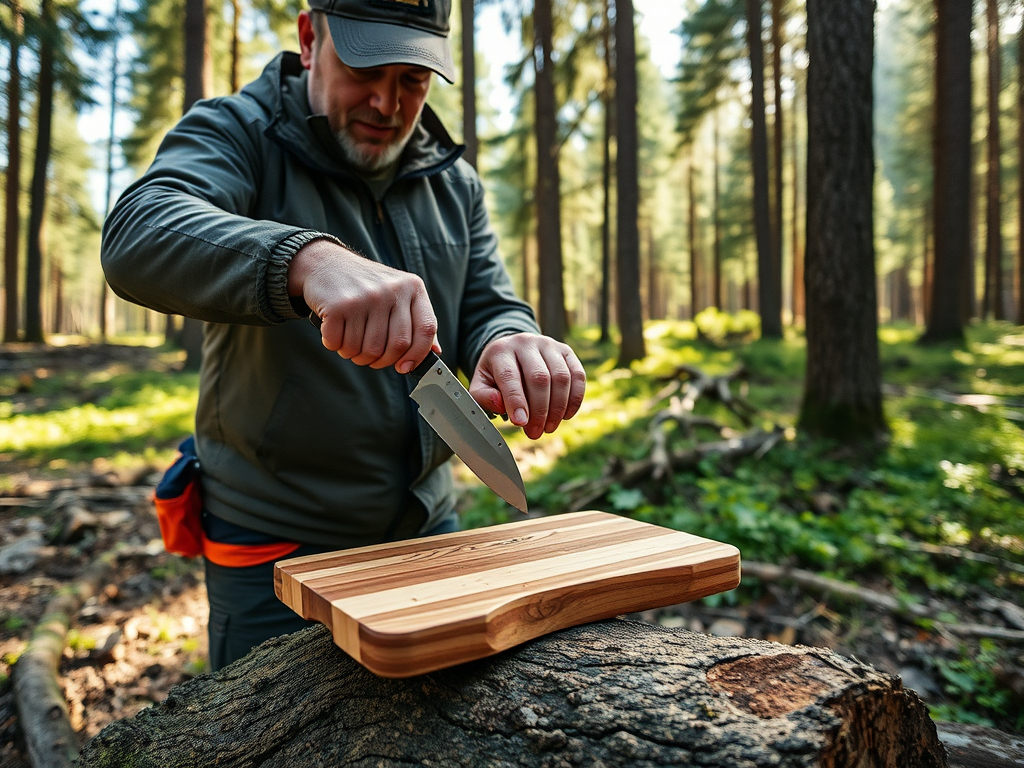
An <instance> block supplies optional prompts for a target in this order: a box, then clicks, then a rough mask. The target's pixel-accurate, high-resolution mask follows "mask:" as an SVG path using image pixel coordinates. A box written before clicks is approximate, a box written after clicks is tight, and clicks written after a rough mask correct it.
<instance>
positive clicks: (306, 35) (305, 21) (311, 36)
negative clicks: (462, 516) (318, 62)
mask: <svg viewBox="0 0 1024 768" xmlns="http://www.w3.org/2000/svg"><path fill="white" fill-rule="evenodd" d="M298 24H299V46H300V48H301V51H300V53H299V60H300V61H301V62H302V66H304V67H305V68H306V69H309V68H310V67H311V66H313V44H314V43H315V42H316V32H315V31H314V29H313V19H312V18H311V17H310V15H309V11H299V21H298Z"/></svg>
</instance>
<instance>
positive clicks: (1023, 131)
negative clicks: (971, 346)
mask: <svg viewBox="0 0 1024 768" xmlns="http://www.w3.org/2000/svg"><path fill="white" fill-rule="evenodd" d="M1017 325H1024V24H1021V26H1020V30H1019V31H1018V33H1017Z"/></svg>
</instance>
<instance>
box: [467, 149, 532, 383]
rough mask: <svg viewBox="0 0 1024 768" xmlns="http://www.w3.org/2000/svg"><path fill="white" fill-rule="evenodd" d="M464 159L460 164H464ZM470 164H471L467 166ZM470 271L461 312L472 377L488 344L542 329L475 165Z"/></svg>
mask: <svg viewBox="0 0 1024 768" xmlns="http://www.w3.org/2000/svg"><path fill="white" fill-rule="evenodd" d="M463 165H464V163H463V162H462V161H460V162H459V166H463ZM466 167H467V168H469V166H468V165H467V166H466ZM469 173H470V174H472V176H471V179H472V184H471V192H472V202H471V206H470V209H469V215H470V255H469V273H468V275H467V276H466V287H465V290H464V292H463V296H462V304H461V307H460V310H461V311H460V314H459V336H460V338H461V339H462V340H463V343H462V344H460V350H461V359H460V360H459V366H460V367H461V368H462V370H463V371H465V372H466V374H467V375H468V376H470V377H472V375H473V372H474V371H476V364H477V361H479V359H480V354H481V353H482V352H483V349H484V347H485V346H487V344H488V343H489V342H491V341H493V340H494V339H496V338H499V337H501V336H509V335H511V334H514V333H522V332H527V333H540V329H539V328H538V326H537V321H536V319H535V318H534V314H533V309H531V307H530V305H529V304H527V303H526V302H525V301H523V300H522V299H520V298H519V297H517V296H516V293H515V290H514V289H513V287H512V280H511V278H510V277H509V275H508V271H507V270H506V269H505V264H504V263H503V262H502V259H501V255H500V254H499V253H498V238H497V236H496V235H495V233H494V230H493V229H492V228H491V223H490V219H489V217H488V215H487V208H486V206H485V205H484V193H483V187H482V185H481V183H480V179H479V177H477V176H476V173H475V172H473V171H472V170H471V169H470V170H469Z"/></svg>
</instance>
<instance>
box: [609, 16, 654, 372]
mask: <svg viewBox="0 0 1024 768" xmlns="http://www.w3.org/2000/svg"><path fill="white" fill-rule="evenodd" d="M635 35H636V30H635V28H634V24H633V0H616V2H615V123H616V126H615V135H616V144H615V192H616V195H615V203H616V205H615V208H616V215H615V243H616V245H615V264H616V273H617V275H618V280H617V281H616V283H617V290H616V296H617V303H618V312H617V313H616V314H617V316H618V320H619V334H620V336H621V339H620V342H619V359H618V363H617V365H618V366H619V367H620V368H625V367H628V366H629V364H630V363H631V362H633V361H634V360H641V359H643V357H644V356H645V355H646V354H647V351H646V349H645V348H644V320H643V311H642V308H641V306H640V230H639V228H638V223H637V218H638V216H639V210H640V178H639V176H640V174H639V167H638V164H637V157H638V152H639V139H638V136H637V120H636V103H637V80H636V37H635Z"/></svg>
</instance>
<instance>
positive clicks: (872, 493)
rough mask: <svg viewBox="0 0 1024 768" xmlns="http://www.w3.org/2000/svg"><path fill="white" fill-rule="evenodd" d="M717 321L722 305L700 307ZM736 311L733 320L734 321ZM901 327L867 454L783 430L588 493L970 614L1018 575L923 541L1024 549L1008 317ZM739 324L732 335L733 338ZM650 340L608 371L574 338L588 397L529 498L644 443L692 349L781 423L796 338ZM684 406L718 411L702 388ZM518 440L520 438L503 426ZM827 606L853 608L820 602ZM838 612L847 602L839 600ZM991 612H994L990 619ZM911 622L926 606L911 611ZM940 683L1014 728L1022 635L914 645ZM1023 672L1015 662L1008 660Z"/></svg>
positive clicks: (977, 717)
mask: <svg viewBox="0 0 1024 768" xmlns="http://www.w3.org/2000/svg"><path fill="white" fill-rule="evenodd" d="M712 319H713V320H714V321H715V324H717V328H718V329H721V328H724V327H727V326H728V323H726V322H725V321H724V320H723V319H722V318H721V317H718V316H716V317H714V318H701V320H702V323H703V324H704V325H707V326H709V327H710V326H712V325H713V324H712V323H711V322H710V321H711V320H712ZM739 325H741V324H739ZM916 334H917V332H916V331H915V330H914V329H911V328H884V329H883V330H882V333H881V334H880V336H881V342H882V359H883V364H884V372H883V376H884V383H885V386H886V412H887V416H888V419H889V422H890V425H891V427H892V435H891V438H890V441H889V443H888V445H886V446H880V447H879V449H878V450H877V452H875V453H873V454H865V453H863V452H857V451H853V450H849V449H847V448H846V447H845V446H842V445H837V444H826V443H821V442H812V441H809V440H805V439H803V438H802V437H801V436H800V435H797V434H795V432H794V430H792V429H790V430H789V436H790V439H789V440H787V441H786V442H783V443H782V444H780V445H778V446H776V447H775V448H773V449H772V450H771V451H770V452H768V453H767V454H766V455H765V456H764V457H763V458H761V459H760V460H755V459H752V458H750V459H744V460H740V461H736V462H725V461H716V460H714V459H708V460H705V461H704V462H703V463H702V464H701V465H700V467H699V468H698V470H697V471H691V472H677V473H676V474H675V475H674V476H672V477H671V478H670V479H669V480H668V481H662V482H658V483H654V482H646V483H645V484H642V485H639V486H636V487H622V486H620V485H615V486H612V488H611V490H610V491H609V492H608V493H607V494H605V496H604V497H603V498H602V500H601V501H600V502H599V503H597V504H594V505H592V506H594V507H595V508H601V509H605V510H608V511H613V512H616V513H619V514H624V515H629V516H632V517H635V518H637V519H640V520H644V521H648V522H651V523H656V524H659V525H664V526H668V527H671V528H677V529H680V530H685V531H688V532H691V533H695V534H697V535H701V536H706V537H709V538H712V539H717V540H721V541H726V542H729V543H731V544H734V545H735V546H737V547H738V548H739V549H740V551H741V552H742V554H743V557H744V559H746V560H752V561H764V562H769V563H784V564H789V565H792V566H794V567H798V568H804V569H807V570H811V571H815V572H818V573H822V574H823V575H826V576H829V577H831V578H836V579H840V580H845V581H849V582H851V583H858V584H862V585H866V586H870V587H871V588H873V589H876V590H881V591H887V592H889V593H891V594H894V595H895V596H896V597H897V598H898V599H899V600H901V601H904V602H906V603H925V604H927V603H928V602H929V601H930V600H937V601H938V602H939V603H940V604H941V605H942V606H946V607H947V608H946V609H943V610H939V612H938V614H937V615H936V616H935V621H936V622H939V621H946V622H953V623H955V622H957V621H960V622H970V621H972V619H970V618H968V617H966V616H958V615H956V613H957V611H958V610H959V609H960V608H962V607H966V608H970V609H973V607H974V605H975V603H977V601H978V600H980V599H981V598H983V597H985V596H989V597H994V598H998V599H1003V600H1008V601H1010V602H1013V603H1016V604H1017V605H1020V604H1021V603H1022V602H1024V601H1022V599H1021V598H1022V593H1024V575H1022V574H1021V573H1019V572H1015V571H1012V570H1007V569H1005V568H1001V567H999V566H998V565H993V564H991V563H983V562H974V561H971V560H967V559H956V558H953V559H950V558H943V557H936V556H935V554H934V553H932V554H929V553H928V552H923V551H921V546H922V545H932V546H933V547H935V546H942V547H951V548H955V549H960V550H964V551H968V552H979V553H987V554H988V555H990V556H991V557H993V558H997V559H1002V560H1005V561H1007V562H1012V563H1018V564H1021V563H1024V516H1022V515H1021V511H1022V509H1024V429H1022V428H1024V365H1021V363H1024V335H1021V334H1020V329H1014V328H1012V327H1010V326H1006V325H985V326H979V327H976V328H973V329H971V331H970V341H969V343H968V344H967V346H966V348H955V347H946V348H942V347H939V348H935V347H927V348H924V347H919V346H917V345H916V343H915V342H916ZM740 335H742V334H737V336H740ZM647 337H648V345H649V356H648V358H646V359H645V360H644V361H642V362H640V363H637V364H634V366H633V368H632V369H631V370H629V371H622V370H616V369H614V368H613V367H612V366H613V364H614V354H613V350H603V349H601V348H600V347H599V346H597V345H594V344H590V343H588V339H587V338H583V339H581V340H580V342H579V343H578V344H577V346H578V347H579V348H581V349H583V350H584V354H585V356H586V357H588V358H589V365H588V368H589V372H590V379H589V381H590V383H589V385H588V395H587V397H588V401H587V405H586V406H585V408H584V411H583V412H582V413H581V414H580V415H579V416H577V417H576V419H574V420H573V421H572V422H570V423H569V424H568V425H566V426H565V428H564V429H563V431H562V432H560V433H558V434H560V435H561V440H562V441H563V442H564V443H565V450H564V453H563V454H562V455H561V456H560V458H559V459H558V461H557V462H556V463H554V464H553V465H551V466H550V467H549V468H546V469H543V470H540V471H537V470H534V471H532V472H531V473H530V474H529V478H528V482H527V492H528V496H529V500H530V506H531V508H535V509H544V510H545V511H547V512H557V511H561V510H564V509H567V508H568V507H569V506H570V505H571V503H572V499H573V496H574V492H575V491H576V490H578V489H579V488H580V487H581V486H583V485H584V484H585V483H586V480H587V479H593V478H596V477H599V476H600V475H601V473H602V471H603V470H604V468H605V466H606V465H607V463H608V460H609V458H611V457H613V456H614V457H618V458H620V459H622V460H624V461H629V460H635V459H638V458H641V457H642V456H644V455H645V453H646V452H647V451H649V449H650V445H649V443H648V439H647V428H648V424H649V422H650V418H651V417H652V416H653V414H654V412H655V411H656V410H657V406H655V405H652V404H651V402H650V401H651V398H652V397H653V396H654V394H655V393H656V392H657V391H658V390H659V389H660V388H661V386H662V385H663V382H662V381H659V380H658V377H659V376H663V375H667V374H669V373H671V371H672V370H673V369H674V367H675V366H677V365H679V364H682V363H688V364H691V365H696V366H698V367H700V368H702V369H703V370H704V371H705V372H706V373H709V374H719V373H724V372H726V371H728V370H731V369H732V368H734V367H735V366H736V365H738V364H742V365H744V366H745V367H746V369H747V371H748V372H749V374H750V391H749V393H748V395H747V397H748V399H749V400H750V401H751V402H752V403H753V404H754V405H755V406H757V407H759V408H760V409H761V410H762V413H763V414H764V417H765V419H766V422H765V424H764V425H763V426H765V427H766V428H767V427H769V426H770V424H769V423H768V421H769V420H770V421H771V422H774V423H777V424H780V425H783V426H788V427H792V426H793V425H794V423H795V419H796V414H797V412H798V408H799V400H800V396H801V392H802V376H803V361H804V347H803V340H802V339H801V338H800V337H798V336H797V335H791V336H790V337H789V338H787V339H786V340H784V341H768V340H764V341H761V340H758V341H754V342H751V343H746V344H743V345H742V346H740V345H736V346H732V345H730V342H729V338H730V334H729V333H727V332H722V333H718V332H715V333H709V332H707V330H702V331H700V332H698V330H697V329H695V328H694V326H693V325H692V324H689V323H660V324H655V325H652V326H650V327H649V328H648V332H647ZM948 393H977V394H991V395H996V396H998V398H1000V401H999V402H1000V403H1001V404H999V405H989V406H982V407H980V408H977V407H970V406H965V405H956V404H952V403H949V402H945V401H944V400H942V399H939V398H940V397H944V396H945V395H946V394H948ZM697 412H698V413H700V412H703V413H704V415H708V416H711V417H714V418H716V419H719V420H720V421H725V422H727V423H730V416H729V414H727V413H725V412H724V409H722V408H721V407H720V406H716V405H715V404H714V403H712V402H708V403H702V402H698V406H697ZM514 439H519V438H514ZM486 496H488V494H486V493H483V492H480V493H479V494H477V495H476V496H475V497H473V498H474V499H475V501H472V502H470V503H469V505H468V510H467V514H466V515H465V518H466V519H467V521H468V522H470V523H471V524H482V523H487V522H498V521H501V520H504V519H506V518H505V516H504V514H503V513H502V511H501V508H500V506H499V507H495V506H493V505H492V504H491V503H490V502H488V501H485V497H486ZM764 589H765V587H764V585H762V584H759V583H758V582H757V580H755V579H748V580H745V581H744V583H743V585H742V586H741V587H740V588H739V589H738V590H736V591H735V592H734V593H730V594H727V595H717V596H714V597H712V598H707V599H706V601H705V602H706V603H710V604H712V605H714V604H721V603H728V604H730V605H743V604H749V603H751V602H753V601H756V600H758V599H760V598H761V597H762V595H763V594H764ZM830 605H832V607H833V609H834V610H839V611H844V609H846V610H848V612H852V611H854V610H855V606H849V605H846V606H844V605H843V603H842V602H839V601H836V600H833V601H831V603H830ZM844 615H845V614H844ZM995 623H997V624H998V623H999V622H995ZM918 624H919V632H920V633H921V634H922V636H931V633H932V630H933V629H934V627H933V626H932V622H930V621H928V620H924V619H921V620H918ZM921 661H922V663H923V664H925V665H926V666H927V667H928V668H929V669H930V671H931V672H932V674H933V675H934V676H935V678H936V679H937V680H938V681H940V683H941V686H942V688H944V693H945V699H944V700H943V701H942V702H941V703H939V704H936V705H935V707H934V713H935V715H936V716H937V717H941V718H946V719H954V720H961V721H966V722H974V723H982V724H989V725H993V724H995V725H999V726H1001V727H1004V728H1011V729H1024V715H1021V714H1020V713H1021V712H1022V711H1024V702H1021V701H1020V700H1019V699H1017V700H1014V699H1013V695H1012V694H1011V692H1010V691H1009V690H1008V689H1007V687H1006V685H1003V684H1000V683H999V674H998V670H1004V671H1005V670H1019V669H1020V668H1022V667H1024V657H1022V656H1021V655H1020V649H1019V647H1015V646H1013V645H1011V644H999V643H994V642H991V641H987V640H986V641H982V642H981V643H979V642H977V641H973V642H968V643H965V644H962V645H959V646H955V647H953V648H951V649H947V650H946V651H945V652H944V653H941V654H940V653H936V655H934V656H933V657H930V658H928V659H924V660H921ZM1022 674H1024V673H1022Z"/></svg>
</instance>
